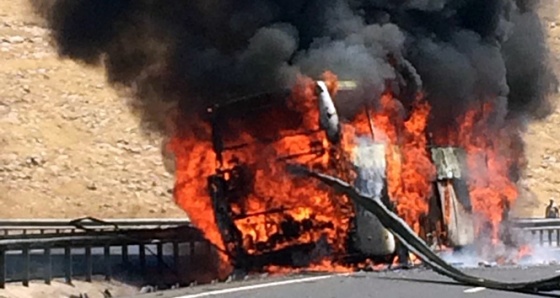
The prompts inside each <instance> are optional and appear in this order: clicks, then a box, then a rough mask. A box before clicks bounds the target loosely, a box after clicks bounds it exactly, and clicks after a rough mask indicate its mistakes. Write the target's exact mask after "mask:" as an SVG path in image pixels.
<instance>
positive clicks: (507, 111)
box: [30, 0, 556, 126]
mask: <svg viewBox="0 0 560 298" xmlns="http://www.w3.org/2000/svg"><path fill="white" fill-rule="evenodd" d="M30 1H31V3H32V5H33V6H34V8H35V9H36V11H37V12H38V13H39V14H40V15H41V16H43V17H44V18H45V19H46V21H47V23H48V26H49V28H50V29H51V30H52V36H53V38H54V41H55V43H56V46H57V49H58V52H59V54H60V56H62V57H68V58H71V59H74V60H77V61H81V62H84V63H86V64H90V65H98V64H101V65H103V66H104V67H105V69H106V72H107V78H108V80H109V81H110V82H111V83H113V84H115V85H118V86H120V85H124V86H128V87H131V89H130V90H132V91H133V92H134V93H135V98H136V99H137V105H136V106H137V107H140V109H141V111H142V112H143V113H142V115H143V116H144V117H145V119H151V120H154V119H155V120H158V121H159V123H160V124H162V125H161V126H163V123H164V121H163V119H165V117H160V116H161V115H156V114H155V112H154V111H158V110H161V107H162V106H166V105H167V104H177V105H178V106H179V107H180V110H181V112H182V113H184V114H185V115H187V116H188V115H190V114H192V113H197V112H198V111H199V110H200V109H203V108H204V107H206V106H208V105H211V104H214V103H219V102H220V101H223V100H226V99H228V98H231V97H235V96H243V95H250V94H253V93H260V92H266V91H271V90H276V89H283V88H289V87H292V86H293V84H294V83H295V82H296V78H297V76H298V75H299V74H303V75H307V76H310V77H314V78H316V77H319V76H320V75H321V73H323V72H324V71H325V70H330V71H332V72H334V73H336V74H337V75H338V77H339V78H341V79H351V80H356V81H358V82H359V83H360V84H359V85H360V89H359V90H358V91H356V96H354V97H353V99H352V100H350V101H345V102H344V105H349V106H352V105H357V104H358V103H362V102H363V101H364V100H369V101H373V102H375V101H376V100H377V98H378V96H379V94H380V93H381V92H383V91H384V90H385V89H386V88H387V86H388V82H389V83H390V84H389V85H390V86H391V88H393V91H394V92H395V93H397V94H398V95H399V98H400V99H401V100H402V102H403V104H404V105H405V106H407V105H408V104H409V103H410V101H411V100H412V97H413V96H412V95H413V94H415V93H416V92H417V91H419V90H423V92H424V93H425V95H426V98H427V100H428V101H429V102H430V103H431V104H432V107H433V119H432V123H431V125H436V126H438V125H442V124H446V123H450V122H451V121H452V120H453V119H455V118H456V116H457V115H459V114H460V113H461V112H462V111H464V109H465V108H467V107H468V106H470V105H472V104H476V103H477V102H478V101H488V100H492V101H495V106H496V107H497V109H496V116H495V119H494V120H495V121H494V123H496V124H497V125H503V123H504V121H506V119H511V118H515V119H522V120H523V121H522V122H525V121H527V120H528V119H531V118H534V117H544V116H546V115H547V114H548V113H549V112H550V111H551V108H550V104H549V102H548V100H547V95H548V94H549V93H550V92H551V91H552V90H554V88H555V86H556V81H555V78H554V76H553V74H552V71H551V69H550V68H549V63H548V50H547V47H546V43H545V34H544V32H543V28H542V25H541V22H540V19H539V17H538V16H537V14H536V12H535V4H534V1H530V0H307V1H295V0H283V1H280V0H263V1H246V0H235V1H233V0H209V1H174V0H157V1H156V0H49V1H40V0H30ZM164 116H165V115H164Z"/></svg>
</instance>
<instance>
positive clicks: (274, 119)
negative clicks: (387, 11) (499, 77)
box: [170, 72, 517, 272]
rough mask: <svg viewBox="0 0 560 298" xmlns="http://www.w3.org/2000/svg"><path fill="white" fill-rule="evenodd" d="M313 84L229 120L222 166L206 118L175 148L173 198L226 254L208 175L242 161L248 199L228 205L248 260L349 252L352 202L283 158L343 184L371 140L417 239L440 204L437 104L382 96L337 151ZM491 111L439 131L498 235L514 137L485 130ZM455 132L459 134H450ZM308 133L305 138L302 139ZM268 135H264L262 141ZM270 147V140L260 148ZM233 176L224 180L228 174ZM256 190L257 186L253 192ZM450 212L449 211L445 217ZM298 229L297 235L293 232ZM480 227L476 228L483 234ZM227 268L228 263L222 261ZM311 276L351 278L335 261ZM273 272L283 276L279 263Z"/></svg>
mask: <svg viewBox="0 0 560 298" xmlns="http://www.w3.org/2000/svg"><path fill="white" fill-rule="evenodd" d="M323 79H324V80H325V82H326V83H327V86H328V89H329V92H330V93H331V95H333V98H334V95H335V94H336V92H337V88H338V83H337V78H336V76H335V75H334V74H332V73H330V72H327V73H325V75H324V77H323ZM314 87H315V86H314V81H313V80H311V79H310V78H307V77H301V78H300V79H299V82H298V84H296V87H295V88H294V90H293V92H292V96H291V97H290V98H289V100H288V104H287V105H286V106H285V107H284V108H286V109H287V110H286V111H284V112H282V111H276V110H272V111H268V112H263V113H261V114H255V115H252V116H251V119H248V118H245V119H244V121H249V122H251V121H252V122H251V123H250V124H246V123H245V124H244V123H242V121H241V122H240V121H239V119H238V120H231V121H227V122H226V123H227V126H228V128H227V131H226V132H225V135H224V139H226V140H233V141H234V143H236V144H244V145H243V146H238V147H237V148H236V149H235V150H232V151H225V152H224V154H223V156H224V159H223V160H224V164H218V163H217V161H216V155H215V153H214V151H213V146H212V142H211V139H212V137H211V126H210V125H209V124H207V123H206V122H204V121H195V120H196V119H193V121H187V123H188V124H187V125H184V127H183V129H181V130H178V133H177V134H176V136H175V138H173V140H172V141H171V142H170V148H171V149H172V150H173V151H174V153H175V156H176V166H177V171H176V176H177V183H176V187H175V198H176V201H177V203H178V204H179V205H180V206H181V207H182V208H183V209H184V210H185V211H186V212H187V213H188V214H189V216H190V218H191V220H192V222H193V224H195V225H196V226H197V227H198V228H200V229H201V230H202V231H203V232H204V234H205V236H206V237H207V238H208V240H209V241H210V242H212V243H213V244H214V245H215V246H216V247H217V248H219V250H221V251H225V250H226V247H225V245H224V243H223V240H222V236H221V234H220V230H219V228H218V225H217V224H216V216H215V213H214V210H213V206H212V200H211V198H210V197H209V193H208V184H207V177H208V176H210V175H213V174H215V173H216V171H219V170H221V169H226V168H230V167H233V166H235V165H236V163H235V162H233V160H235V159H237V160H240V161H241V164H243V165H244V166H245V167H246V169H247V172H248V173H250V177H251V181H250V183H249V182H248V185H247V186H246V188H247V191H246V192H245V193H243V195H242V196H241V197H242V198H241V199H240V200H238V201H235V202H230V203H231V208H232V211H233V213H235V214H236V215H238V216H237V217H235V218H234V223H235V225H236V227H237V229H238V230H239V231H240V232H241V236H242V243H243V248H244V250H245V251H246V252H247V253H249V254H258V253H261V252H263V251H270V250H278V249H281V248H284V247H287V246H291V245H294V244H301V243H314V242H318V241H320V240H322V239H326V241H327V243H328V244H329V246H330V247H331V248H332V249H333V250H334V252H335V253H344V252H345V250H346V240H347V236H348V232H349V227H350V221H351V218H352V216H353V210H352V207H351V204H350V202H349V201H348V199H347V198H345V197H340V196H336V195H334V194H333V193H332V192H331V191H330V190H329V189H327V188H323V187H321V186H320V185H316V184H315V183H314V182H312V181H310V180H307V179H302V178H295V177H294V176H292V175H290V174H289V173H287V172H286V169H285V163H284V162H283V161H284V160H287V159H289V160H290V161H291V162H296V163H301V164H306V165H309V166H312V167H314V168H318V169H320V170H322V171H326V172H328V173H331V174H335V175H337V176H342V177H343V178H346V179H349V180H350V179H353V178H354V176H353V172H352V170H351V168H352V167H351V163H350V162H349V161H351V160H352V154H353V152H354V150H353V149H354V148H355V147H356V146H358V143H359V142H357V140H358V138H363V137H368V138H371V139H373V140H374V141H375V142H380V143H384V144H385V145H386V149H387V150H386V164H387V170H386V183H387V189H388V194H389V198H390V200H391V201H392V202H393V203H394V204H395V209H396V212H397V213H398V214H399V215H400V216H401V217H402V218H403V219H404V220H405V221H406V222H407V223H408V224H409V225H410V226H411V227H412V228H413V229H414V231H415V232H416V233H418V234H423V233H427V232H431V231H423V230H422V228H423V218H424V217H426V216H427V214H428V211H429V201H430V199H432V198H433V196H434V194H433V190H432V183H433V181H434V179H435V167H434V165H433V163H432V161H431V159H430V154H429V148H428V145H429V144H428V140H427V135H428V131H427V124H428V121H429V117H430V112H431V109H430V106H429V104H428V103H427V101H425V99H424V97H423V96H422V95H419V96H418V98H417V99H416V100H415V101H414V104H413V105H412V106H411V107H410V108H409V109H408V110H407V109H406V108H405V107H403V106H402V104H401V102H400V101H399V99H398V98H396V97H395V96H394V95H393V94H392V93H391V92H385V93H383V94H382V96H381V98H380V99H379V100H378V101H376V103H377V104H375V105H374V104H371V105H368V104H366V103H364V105H363V109H361V110H360V112H359V113H358V114H357V115H355V117H353V119H349V120H347V121H346V122H345V123H343V126H342V131H343V138H342V145H341V146H333V145H330V144H329V143H328V141H327V139H326V136H325V133H324V132H322V131H320V130H319V127H318V122H319V121H318V117H319V112H318V109H317V98H316V95H315V92H314ZM492 111H493V107H492V105H489V104H485V105H482V106H481V107H480V108H479V109H471V110H469V111H468V112H467V113H466V114H465V115H463V117H461V118H460V119H459V121H458V126H457V129H456V130H455V131H453V130H449V129H447V128H445V130H442V131H445V133H439V134H438V132H435V135H437V136H438V138H437V140H438V141H437V142H444V143H442V144H440V145H446V146H449V145H452V146H459V147H462V148H464V149H465V150H466V153H467V161H468V162H467V165H468V173H469V177H468V178H469V179H468V184H469V191H470V195H471V199H472V203H473V209H474V212H475V213H476V214H478V215H479V216H481V217H482V218H483V219H485V221H486V222H488V223H489V224H490V225H489V226H490V229H491V232H492V235H493V237H494V238H497V237H498V230H499V224H500V223H501V221H502V219H503V214H504V210H507V208H508V206H509V205H510V204H511V203H513V201H514V199H515V198H516V196H517V191H516V188H515V184H514V183H513V182H512V181H511V180H510V177H509V176H508V173H509V168H510V166H511V163H512V161H511V160H508V159H507V158H506V157H507V156H509V155H508V154H509V152H508V151H507V148H508V145H509V144H508V142H507V140H508V138H509V137H510V136H509V135H508V134H507V131H506V130H504V129H502V128H496V129H488V127H489V125H488V121H489V117H491V113H492ZM449 131H453V133H448V132H449ZM302 132H303V133H302ZM263 134H265V135H266V136H267V137H266V138H263V136H262V135H263ZM263 140H266V141H263ZM226 176H227V175H226ZM249 184H250V185H249ZM445 213H447V212H445ZM286 225H292V226H293V227H294V229H295V230H297V232H293V233H292V232H290V230H289V229H288V230H287V229H286ZM481 230H482V228H480V227H479V231H481ZM222 260H223V263H224V264H225V267H224V268H223V269H224V270H226V269H227V268H228V267H227V264H228V263H229V260H228V257H227V255H225V254H222ZM311 267H312V269H322V270H330V271H344V270H347V268H344V267H340V266H339V265H336V264H334V263H333V262H332V260H331V259H328V258H326V259H323V260H321V261H320V262H319V263H315V264H313V265H311ZM267 268H268V270H270V271H276V272H282V270H283V269H280V268H279V267H276V266H270V267H267Z"/></svg>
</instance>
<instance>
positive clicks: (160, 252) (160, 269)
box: [156, 242, 163, 274]
mask: <svg viewBox="0 0 560 298" xmlns="http://www.w3.org/2000/svg"><path fill="white" fill-rule="evenodd" d="M156 251H157V270H158V273H159V274H162V273H163V243H161V242H158V243H157V244H156Z"/></svg>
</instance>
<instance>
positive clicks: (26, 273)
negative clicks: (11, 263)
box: [22, 245, 31, 287]
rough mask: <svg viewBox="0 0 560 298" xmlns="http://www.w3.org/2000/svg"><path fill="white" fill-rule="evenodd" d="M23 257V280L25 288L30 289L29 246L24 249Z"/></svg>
mask: <svg viewBox="0 0 560 298" xmlns="http://www.w3.org/2000/svg"><path fill="white" fill-rule="evenodd" d="M22 256H23V279H22V283H23V286H24V287H29V279H30V272H29V271H30V270H31V268H29V267H30V258H31V256H30V253H29V246H27V245H26V246H25V247H24V248H23V249H22Z"/></svg>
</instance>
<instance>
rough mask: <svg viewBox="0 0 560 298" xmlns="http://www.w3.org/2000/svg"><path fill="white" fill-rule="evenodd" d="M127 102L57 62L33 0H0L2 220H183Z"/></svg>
mask: <svg viewBox="0 0 560 298" xmlns="http://www.w3.org/2000/svg"><path fill="white" fill-rule="evenodd" d="M126 100H127V99H126V98H123V97H119V95H118V94H117V93H116V92H115V91H114V90H113V89H112V88H110V87H109V86H107V85H106V84H105V79H104V74H103V72H102V71H101V70H100V69H92V68H88V67H85V66H82V65H79V64H77V63H75V62H72V61H68V60H60V59H58V57H57V56H56V53H55V51H54V50H53V48H52V47H50V45H49V44H48V33H47V31H46V30H45V29H44V28H42V27H41V25H40V23H38V22H37V20H36V18H35V17H34V16H33V14H32V13H31V12H30V10H29V8H28V6H27V0H0V131H1V133H0V202H1V204H2V208H0V217H10V218H19V217H24V218H33V217H78V216H84V215H92V216H98V217H162V216H165V217H183V216H184V213H183V212H182V211H181V210H180V209H179V208H178V207H176V206H175V204H174V203H173V200H172V196H171V193H170V191H171V188H172V186H173V178H172V177H171V175H169V174H167V173H166V172H165V169H164V167H163V165H162V159H161V155H160V141H159V139H160V138H159V137H158V136H156V135H143V133H142V132H141V130H140V129H139V123H138V121H137V120H136V118H135V117H134V116H133V115H131V113H130V112H129V111H128V108H127V107H126Z"/></svg>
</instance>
